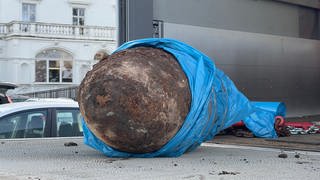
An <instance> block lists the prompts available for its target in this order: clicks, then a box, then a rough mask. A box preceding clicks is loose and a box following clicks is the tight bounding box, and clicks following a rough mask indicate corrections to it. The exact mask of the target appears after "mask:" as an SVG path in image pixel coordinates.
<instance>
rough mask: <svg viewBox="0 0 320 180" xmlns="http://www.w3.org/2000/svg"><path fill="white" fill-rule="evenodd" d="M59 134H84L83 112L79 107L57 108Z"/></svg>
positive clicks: (66, 135)
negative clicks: (81, 112)
mask: <svg viewBox="0 0 320 180" xmlns="http://www.w3.org/2000/svg"><path fill="white" fill-rule="evenodd" d="M56 118H57V119H56V122H57V136H58V137H68V136H82V132H83V131H82V125H81V114H80V111H79V110H77V109H57V110H56Z"/></svg>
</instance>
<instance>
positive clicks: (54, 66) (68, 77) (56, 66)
mask: <svg viewBox="0 0 320 180" xmlns="http://www.w3.org/2000/svg"><path fill="white" fill-rule="evenodd" d="M35 65H36V66H35V71H36V72H35V73H36V75H35V76H36V79H35V81H36V82H46V83H72V82H73V75H72V72H73V60H72V56H71V55H70V54H69V53H67V52H64V51H62V50H57V49H49V50H45V51H42V52H41V53H39V54H38V55H37V56H36V63H35Z"/></svg>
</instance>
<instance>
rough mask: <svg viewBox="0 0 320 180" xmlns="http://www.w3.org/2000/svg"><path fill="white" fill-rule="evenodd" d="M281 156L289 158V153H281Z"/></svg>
mask: <svg viewBox="0 0 320 180" xmlns="http://www.w3.org/2000/svg"><path fill="white" fill-rule="evenodd" d="M278 157H279V158H288V154H286V153H281V154H279V155H278Z"/></svg>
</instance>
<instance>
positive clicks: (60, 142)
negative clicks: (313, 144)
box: [0, 138, 320, 180]
mask: <svg viewBox="0 0 320 180" xmlns="http://www.w3.org/2000/svg"><path fill="white" fill-rule="evenodd" d="M67 142H74V143H76V144H77V146H65V145H64V144H65V143H67ZM280 154H282V155H280ZM279 155H280V157H283V158H280V157H279ZM286 155H287V157H286ZM285 157H286V158H285ZM319 177H320V153H319V152H312V151H282V150H281V149H278V148H273V149H272V148H257V147H249V146H237V145H222V144H213V143H204V144H203V145H202V146H201V147H199V148H198V149H196V150H195V151H193V152H189V153H186V154H184V155H182V156H181V157H178V158H148V159H145V158H129V159H128V158H108V157H106V156H104V155H103V154H101V153H100V152H98V151H96V150H94V149H91V148H89V147H87V146H86V145H84V144H83V143H82V138H59V139H58V138H51V139H28V140H0V179H8V180H16V179H24V180H25V179H27V180H30V179H33V180H39V179H41V180H46V179H59V180H60V179H68V180H69V179H128V180H129V179H130V180H133V179H165V180H168V179H174V180H177V179H184V180H185V179H186V180H190V179H199V180H203V179H224V180H226V179H244V180H250V179H254V180H256V179H259V180H262V179H277V180H278V179H291V180H293V179H299V180H301V179H308V180H318V179H319Z"/></svg>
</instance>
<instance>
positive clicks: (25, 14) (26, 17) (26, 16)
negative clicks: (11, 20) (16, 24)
mask: <svg viewBox="0 0 320 180" xmlns="http://www.w3.org/2000/svg"><path fill="white" fill-rule="evenodd" d="M22 21H24V22H35V21H36V5H35V4H30V3H22Z"/></svg>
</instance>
